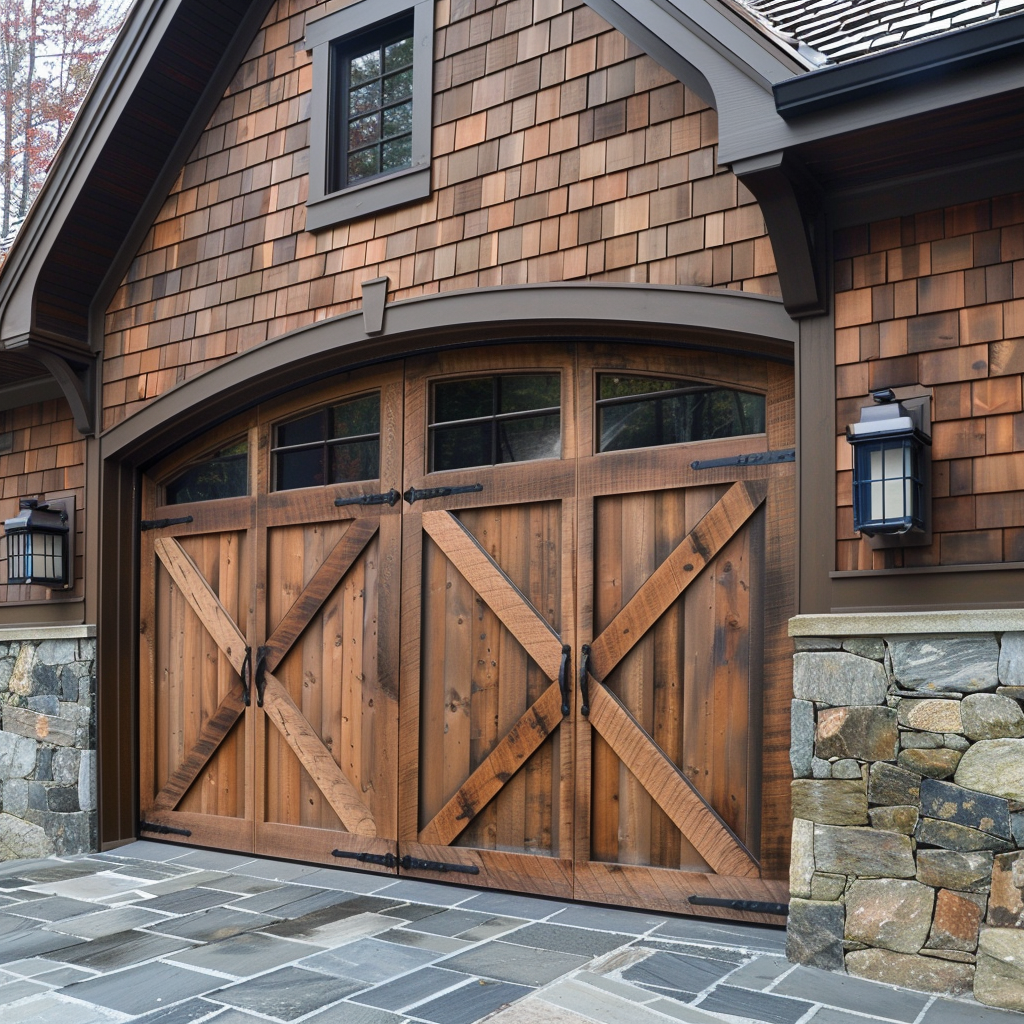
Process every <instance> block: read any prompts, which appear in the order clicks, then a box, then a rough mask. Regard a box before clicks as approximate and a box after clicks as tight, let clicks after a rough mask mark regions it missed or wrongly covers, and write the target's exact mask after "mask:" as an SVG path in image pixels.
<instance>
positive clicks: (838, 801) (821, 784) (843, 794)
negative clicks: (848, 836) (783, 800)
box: [792, 779, 868, 825]
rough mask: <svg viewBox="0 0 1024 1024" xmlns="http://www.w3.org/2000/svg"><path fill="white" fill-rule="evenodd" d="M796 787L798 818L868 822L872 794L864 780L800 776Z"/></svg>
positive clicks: (830, 822)
mask: <svg viewBox="0 0 1024 1024" xmlns="http://www.w3.org/2000/svg"><path fill="white" fill-rule="evenodd" d="M792 790H793V814H794V816H795V817H797V818H805V819H807V820H808V821H815V822H819V823H821V824H825V825H866V824H867V823H868V795H867V791H866V790H865V787H864V783H863V782H861V781H860V779H857V780H856V781H845V780H840V779H828V780H817V779H796V780H794V782H793V784H792Z"/></svg>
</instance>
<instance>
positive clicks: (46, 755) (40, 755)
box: [32, 746, 53, 782]
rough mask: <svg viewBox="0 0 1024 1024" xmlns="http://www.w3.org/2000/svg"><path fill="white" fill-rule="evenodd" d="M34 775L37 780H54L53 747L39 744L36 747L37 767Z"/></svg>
mask: <svg viewBox="0 0 1024 1024" xmlns="http://www.w3.org/2000/svg"><path fill="white" fill-rule="evenodd" d="M32 777H33V778H34V779H35V780H36V782H52V781H53V747H45V746H39V747H38V748H37V749H36V767H35V770H34V771H33V773H32Z"/></svg>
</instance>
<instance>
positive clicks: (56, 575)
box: [4, 498, 75, 590]
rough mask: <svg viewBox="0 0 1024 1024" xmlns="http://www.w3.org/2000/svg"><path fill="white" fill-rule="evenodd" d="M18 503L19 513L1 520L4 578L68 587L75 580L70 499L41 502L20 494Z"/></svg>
mask: <svg viewBox="0 0 1024 1024" xmlns="http://www.w3.org/2000/svg"><path fill="white" fill-rule="evenodd" d="M20 506H21V511H20V512H19V513H18V515H17V516H15V517H14V518H13V519H8V520H6V521H5V522H4V534H5V536H6V540H7V582H8V583H10V584H17V583H25V584H27V583H31V584H33V585H35V586H40V587H49V588H50V589H51V590H68V589H70V588H71V587H73V586H74V582H75V581H74V552H73V549H72V541H73V537H74V529H75V523H74V518H75V505H74V501H73V499H61V500H60V501H49V502H40V501H38V500H37V499H35V498H22V499H21V502H20Z"/></svg>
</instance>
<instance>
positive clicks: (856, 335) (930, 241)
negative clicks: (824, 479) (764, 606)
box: [835, 194, 1024, 569]
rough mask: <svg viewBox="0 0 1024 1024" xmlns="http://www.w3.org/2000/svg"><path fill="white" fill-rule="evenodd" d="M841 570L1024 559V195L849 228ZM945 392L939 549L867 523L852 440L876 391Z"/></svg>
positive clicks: (842, 235) (938, 457) (937, 403)
mask: <svg viewBox="0 0 1024 1024" xmlns="http://www.w3.org/2000/svg"><path fill="white" fill-rule="evenodd" d="M836 256H837V261H836V273H835V281H836V302H835V313H836V396H837V416H836V429H837V433H838V434H839V435H840V436H839V437H838V438H837V444H836V450H837V467H838V479H837V503H838V517H837V568H839V569H872V568H875V569H879V568H887V567H897V566H900V565H902V566H923V565H956V564H970V563H982V562H1001V561H1006V562H1017V561H1024V413H1022V405H1021V398H1022V395H1021V376H1022V373H1024V195H1022V194H1017V195H1011V196H1003V197H1000V198H996V199H992V200H986V201H983V202H979V203H972V204H969V205H965V206H954V207H950V208H948V209H946V210H936V211H932V212H930V213H923V214H918V215H916V216H913V217H903V218H902V219H901V218H896V219H893V220H887V221H881V222H879V223H876V224H871V225H867V226H864V227H859V228H853V229H849V230H845V231H841V232H838V233H837V235H836ZM909 384H922V385H924V386H926V387H928V388H931V389H932V391H933V396H934V397H933V402H932V458H933V464H932V490H933V496H934V500H933V504H932V516H933V520H932V522H933V534H934V541H933V543H932V545H931V546H930V547H916V548H915V547H912V548H901V549H889V550H887V551H872V549H871V548H870V547H869V546H868V544H867V542H866V541H862V540H859V539H857V535H856V534H855V533H854V532H853V509H852V497H851V458H850V453H851V449H850V446H849V445H848V444H847V443H846V441H845V439H844V438H843V437H842V436H841V435H842V433H843V431H844V430H845V428H846V425H847V424H848V423H851V422H854V421H856V419H857V417H858V413H857V409H858V408H859V406H861V405H863V404H864V399H865V396H866V395H867V393H868V390H869V389H873V388H882V387H898V386H901V385H909Z"/></svg>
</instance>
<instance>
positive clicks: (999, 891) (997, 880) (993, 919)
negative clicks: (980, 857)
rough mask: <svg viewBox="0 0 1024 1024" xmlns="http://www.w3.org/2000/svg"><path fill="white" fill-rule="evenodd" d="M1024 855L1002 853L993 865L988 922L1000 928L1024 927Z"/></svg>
mask: <svg viewBox="0 0 1024 1024" xmlns="http://www.w3.org/2000/svg"><path fill="white" fill-rule="evenodd" d="M1022 870H1024V853H1002V854H999V856H997V857H996V858H995V860H994V861H993V863H992V892H991V895H990V896H989V903H988V916H987V918H986V921H987V923H988V924H990V925H994V926H996V927H999V928H1022V927H1024V892H1022V889H1024V886H1022V885H1021V884H1020V883H1024V877H1021V874H1022Z"/></svg>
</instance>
